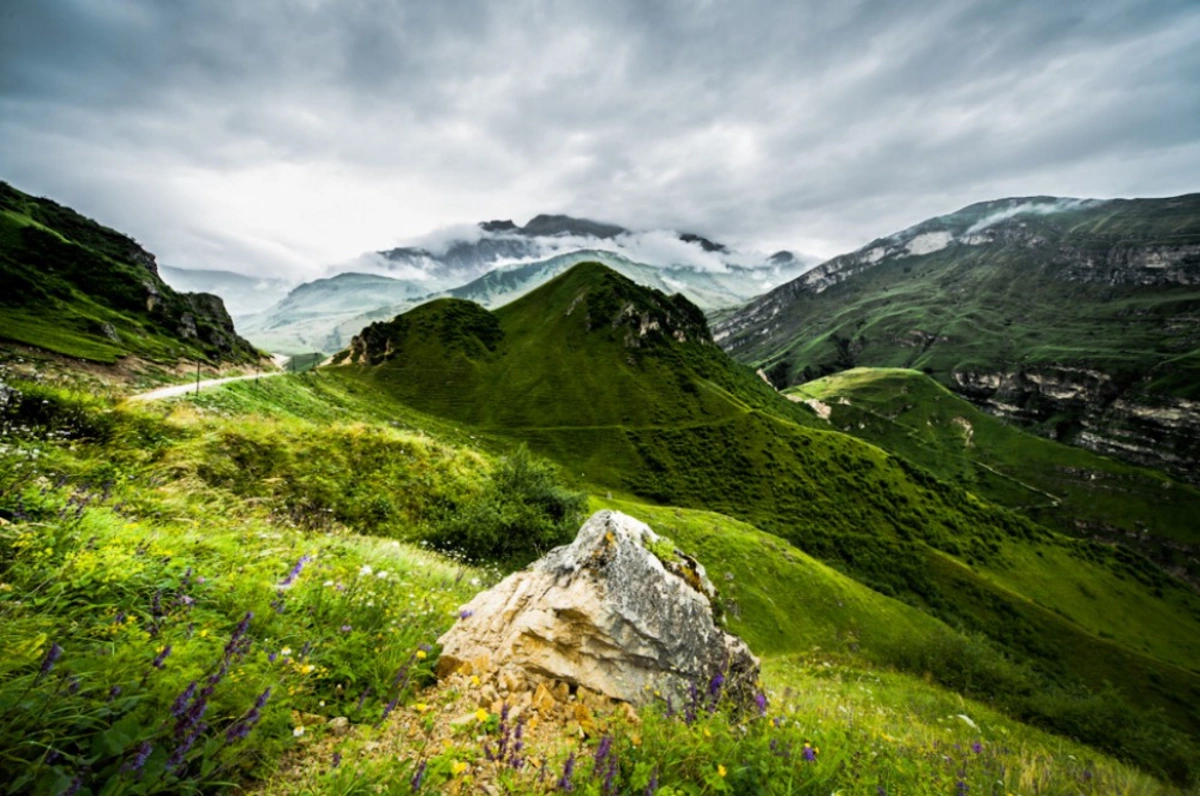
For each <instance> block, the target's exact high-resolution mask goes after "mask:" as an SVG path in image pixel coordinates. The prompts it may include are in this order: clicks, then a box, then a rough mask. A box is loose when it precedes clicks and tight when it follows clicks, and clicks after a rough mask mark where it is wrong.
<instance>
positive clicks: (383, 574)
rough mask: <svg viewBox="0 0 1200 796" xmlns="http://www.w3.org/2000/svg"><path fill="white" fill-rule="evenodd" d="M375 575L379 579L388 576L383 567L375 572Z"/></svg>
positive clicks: (384, 578)
mask: <svg viewBox="0 0 1200 796" xmlns="http://www.w3.org/2000/svg"><path fill="white" fill-rule="evenodd" d="M375 577H377V578H379V579H380V580H387V577H388V573H387V570H386V569H385V570H381V571H380V572H376V573H375Z"/></svg>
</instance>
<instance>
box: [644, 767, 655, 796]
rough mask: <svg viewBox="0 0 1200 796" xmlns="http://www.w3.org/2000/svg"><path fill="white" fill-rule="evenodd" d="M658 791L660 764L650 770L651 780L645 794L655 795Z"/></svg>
mask: <svg viewBox="0 0 1200 796" xmlns="http://www.w3.org/2000/svg"><path fill="white" fill-rule="evenodd" d="M657 792H658V766H655V767H654V770H653V771H651V772H650V782H649V784H647V785H646V791H645V793H644V794H643V796H654V794H655V793H657Z"/></svg>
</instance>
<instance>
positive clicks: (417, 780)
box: [411, 760, 426, 793]
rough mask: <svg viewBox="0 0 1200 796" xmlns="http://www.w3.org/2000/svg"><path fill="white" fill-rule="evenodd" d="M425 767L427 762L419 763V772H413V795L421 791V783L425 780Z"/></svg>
mask: <svg viewBox="0 0 1200 796" xmlns="http://www.w3.org/2000/svg"><path fill="white" fill-rule="evenodd" d="M425 765H426V762H425V761H424V760H422V761H421V762H420V763H417V770H416V771H415V772H413V776H412V782H411V785H412V789H413V793H416V792H417V791H419V790H420V789H421V783H422V782H423V781H424V780H425Z"/></svg>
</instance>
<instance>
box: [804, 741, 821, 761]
mask: <svg viewBox="0 0 1200 796" xmlns="http://www.w3.org/2000/svg"><path fill="white" fill-rule="evenodd" d="M800 756H801V757H803V758H804V760H805V761H806V762H809V763H811V762H813V761H814V760H816V759H817V750H816V749H813V748H812V747H811V746H809V745H808V744H804V751H803V752H801V755H800Z"/></svg>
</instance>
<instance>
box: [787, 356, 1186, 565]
mask: <svg viewBox="0 0 1200 796" xmlns="http://www.w3.org/2000/svg"><path fill="white" fill-rule="evenodd" d="M786 394H787V395H789V396H792V397H793V398H795V399H803V400H808V401H819V402H821V404H823V405H822V406H820V409H821V411H822V412H824V413H828V420H829V423H830V427H831V428H834V429H836V430H838V431H842V432H844V433H846V434H850V435H852V436H855V437H858V438H859V439H863V440H866V441H867V442H871V443H873V444H875V445H878V446H879V447H881V448H883V449H884V450H887V451H890V452H892V453H896V454H899V455H901V456H903V457H904V458H906V459H908V460H909V461H912V462H915V463H917V464H919V465H920V466H922V467H924V468H926V469H928V470H929V471H930V472H932V473H934V474H936V475H937V476H938V477H939V478H941V479H943V480H945V481H949V482H951V483H956V484H959V485H960V486H962V487H964V488H965V489H968V490H970V491H971V492H974V493H976V494H978V495H980V496H981V497H984V498H986V499H988V500H990V501H992V502H994V503H998V504H1000V505H1002V506H1007V507H1009V508H1012V509H1016V510H1018V511H1020V512H1022V513H1023V514H1025V515H1027V516H1029V517H1030V518H1032V519H1034V520H1035V521H1037V522H1039V523H1041V524H1043V525H1046V526H1049V527H1051V528H1054V529H1056V530H1060V531H1063V532H1066V533H1071V534H1074V535H1078V536H1083V537H1089V538H1095V539H1101V540H1105V541H1115V542H1120V543H1121V544H1124V545H1128V546H1130V547H1133V548H1135V549H1138V550H1140V551H1142V552H1143V553H1145V554H1146V555H1148V556H1150V557H1151V558H1153V559H1154V560H1155V561H1158V562H1159V563H1160V564H1162V565H1163V566H1165V567H1167V568H1169V569H1172V570H1181V571H1186V572H1187V573H1188V577H1189V578H1191V579H1192V580H1193V582H1195V581H1196V579H1197V578H1200V562H1198V561H1197V560H1196V555H1197V553H1198V552H1200V526H1197V524H1196V518H1197V517H1200V490H1197V489H1196V488H1195V487H1193V486H1190V485H1187V484H1181V483H1178V482H1176V481H1172V480H1171V479H1170V478H1168V477H1166V476H1165V475H1162V474H1161V473H1158V472H1156V471H1154V470H1148V469H1144V468H1139V467H1134V466H1131V465H1127V464H1123V463H1121V462H1118V461H1115V460H1113V459H1109V458H1105V457H1103V456H1097V455H1096V454H1093V453H1091V452H1089V451H1086V450H1081V449H1079V448H1073V447H1070V446H1067V445H1063V444H1060V443H1057V442H1053V441H1051V440H1047V439H1044V438H1041V437H1037V436H1034V435H1032V434H1029V433H1027V432H1025V431H1022V430H1021V429H1020V428H1019V427H1017V426H1014V425H1012V424H1009V423H1006V422H1004V421H1002V420H1000V419H998V418H996V417H993V416H991V415H988V414H985V413H984V412H981V411H980V410H978V409H976V408H975V407H974V406H973V405H971V404H970V403H969V402H967V401H966V400H964V399H962V398H960V397H958V396H956V395H955V394H954V393H952V392H950V391H949V390H948V389H946V388H945V387H943V386H942V385H940V384H938V383H937V382H935V381H934V380H933V379H932V378H930V377H928V376H926V375H924V374H922V373H920V372H919V371H914V370H904V369H888V368H855V369H853V370H848V371H843V372H841V373H837V374H834V375H832V376H826V377H824V378H821V379H816V380H814V381H810V382H806V383H804V384H802V385H800V386H797V387H792V388H790V389H788V390H787V391H786Z"/></svg>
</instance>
